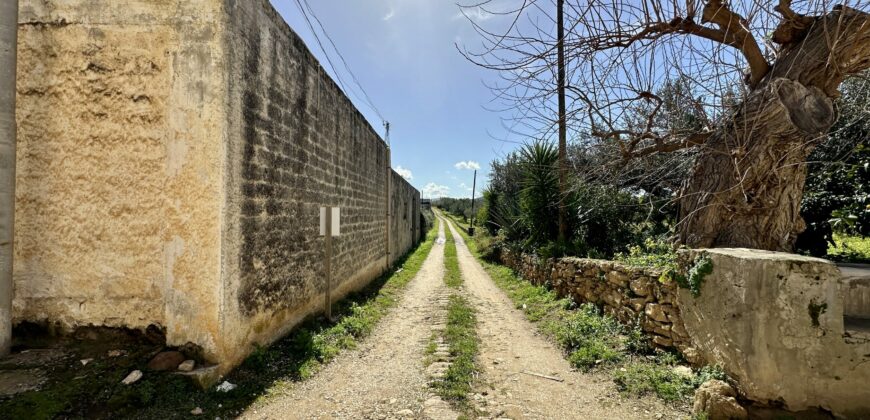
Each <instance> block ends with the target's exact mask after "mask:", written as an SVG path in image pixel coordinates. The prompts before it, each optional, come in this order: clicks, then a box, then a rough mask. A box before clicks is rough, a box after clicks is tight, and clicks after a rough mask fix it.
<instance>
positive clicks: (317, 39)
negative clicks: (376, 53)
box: [296, 0, 347, 91]
mask: <svg viewBox="0 0 870 420" xmlns="http://www.w3.org/2000/svg"><path fill="white" fill-rule="evenodd" d="M296 7H297V8H299V12H301V13H302V17H304V18H305V23H307V24H308V29H310V30H311V34H312V35H314V39H315V40H316V41H317V45H319V46H320V50H321V51H323V55H324V56H325V57H326V62H327V63H329V68H330V69H332V73H333V74H335V78H336V82H338V85H339V86H341V90H343V91H347V88H345V87H344V83H342V81H341V76H339V75H338V72H337V71H336V70H335V66H334V65H333V64H332V60H331V59H330V58H329V53H328V52H327V51H326V48H323V43H322V42H320V37H319V36H317V32H316V31H315V30H314V25H313V24H312V23H311V19H309V18H308V13H305V9H304V8H303V7H302V3H300V1H299V0H296Z"/></svg>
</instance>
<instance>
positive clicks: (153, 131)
mask: <svg viewBox="0 0 870 420" xmlns="http://www.w3.org/2000/svg"><path fill="white" fill-rule="evenodd" d="M19 22H20V24H19V33H20V42H19V47H18V48H19V50H18V51H19V52H18V54H19V57H20V60H19V70H20V71H19V77H18V97H19V101H18V119H19V127H20V129H19V148H18V154H17V165H18V169H19V171H18V178H17V183H18V190H17V195H16V215H17V220H16V238H15V303H14V318H15V319H14V320H15V322H17V323H20V322H23V321H32V322H48V323H55V324H59V325H61V326H62V327H65V328H75V327H77V326H83V325H99V326H112V327H128V328H134V329H143V328H146V327H148V326H150V325H157V326H159V327H162V328H164V329H165V331H166V338H167V342H168V343H169V344H170V345H183V344H186V343H188V342H190V343H194V344H196V345H198V346H200V347H201V348H202V354H203V355H204V356H205V358H206V359H208V360H209V361H212V362H215V363H220V367H219V369H218V371H219V372H221V373H222V372H226V371H228V370H229V369H230V368H231V367H233V366H234V365H235V364H237V363H239V362H240V361H241V360H242V359H243V358H244V357H245V356H246V355H247V354H248V353H249V352H250V351H251V350H252V349H253V344H255V343H256V344H268V343H269V342H271V341H272V340H274V339H276V338H278V337H280V336H281V335H283V334H284V333H286V332H287V331H288V330H289V329H290V328H292V327H293V326H294V325H296V324H297V323H298V322H299V321H301V320H302V319H303V318H304V317H305V316H307V315H309V314H311V313H313V312H316V311H319V310H322V308H323V299H324V294H325V290H326V282H325V276H324V272H323V266H324V264H323V263H324V258H325V256H324V254H323V249H324V246H323V238H321V237H320V236H319V229H318V226H319V208H320V207H321V206H337V207H340V208H341V222H342V223H341V236H340V237H337V238H335V240H334V241H333V250H334V253H333V260H332V267H333V273H332V278H333V281H332V284H331V290H332V296H333V298H334V299H338V298H340V297H342V296H343V295H345V294H347V293H349V292H350V291H353V290H356V289H358V288H360V287H362V286H364V285H365V284H367V283H368V282H369V281H371V280H372V279H374V278H376V277H377V276H379V275H380V274H382V273H383V272H384V271H385V270H386V269H387V268H388V267H389V264H391V263H392V262H393V261H394V260H395V259H397V258H399V257H400V256H401V255H402V254H404V253H405V252H406V251H407V250H408V249H409V248H410V247H411V246H412V245H413V244H414V243H416V242H417V241H418V240H419V238H420V230H419V203H420V195H419V192H418V191H417V190H415V189H414V188H413V187H411V186H410V185H409V184H408V183H407V182H406V181H405V180H404V179H402V178H401V177H400V176H399V175H398V174H396V173H395V172H394V171H392V170H391V168H390V167H389V161H390V160H389V149H388V147H387V145H386V144H385V143H384V141H383V140H381V139H380V137H379V136H378V135H377V133H376V132H375V130H373V129H372V127H371V126H370V125H369V124H368V123H367V122H366V120H365V118H364V117H363V116H362V115H361V114H360V113H359V112H358V111H357V110H356V109H355V108H354V106H353V104H352V103H351V101H350V100H349V99H348V98H347V97H346V96H345V95H344V94H343V93H342V92H341V90H340V89H339V87H338V86H337V85H336V84H335V83H334V82H333V81H332V80H331V79H330V78H329V76H328V75H327V73H326V72H325V71H324V70H323V68H322V67H321V66H320V64H319V63H318V62H317V60H316V59H315V58H314V56H313V55H312V54H311V53H310V51H309V50H308V49H307V47H306V46H305V45H304V43H303V42H302V40H301V39H300V38H299V37H298V36H297V35H296V34H295V33H294V32H293V31H292V30H291V29H290V28H289V27H288V26H287V24H286V23H285V22H284V21H283V19H281V17H280V16H279V15H278V13H277V12H276V11H275V10H274V9H273V8H272V6H271V5H270V4H269V2H268V1H267V0H255V1H234V0H161V1H150V0H148V1H146V0H133V1H126V2H98V3H95V2H92V1H88V0H64V1H60V0H50V1H43V0H39V1H37V0H24V1H22V3H21V13H20V16H19ZM388 180H389V181H391V182H389V183H388ZM389 184H391V185H392V188H388V185H389ZM388 214H389V217H390V219H388ZM388 226H389V229H388ZM388 232H389V235H388ZM388 244H389V252H388Z"/></svg>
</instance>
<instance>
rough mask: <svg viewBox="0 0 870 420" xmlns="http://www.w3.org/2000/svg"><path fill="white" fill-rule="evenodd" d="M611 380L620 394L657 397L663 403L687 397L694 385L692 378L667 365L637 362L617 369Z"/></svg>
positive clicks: (692, 390)
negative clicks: (663, 401) (652, 395)
mask: <svg viewBox="0 0 870 420" xmlns="http://www.w3.org/2000/svg"><path fill="white" fill-rule="evenodd" d="M613 379H614V381H615V382H616V386H617V388H618V389H619V391H620V392H623V393H625V394H627V395H631V396H643V395H648V394H654V395H657V396H658V397H659V398H661V399H663V400H665V401H677V400H681V399H684V398H687V397H689V396H690V395H692V393H693V392H694V390H695V388H696V385H695V383H694V382H695V381H694V378H693V377H689V376H686V375H682V374H680V373H677V372H676V371H674V369H673V367H672V366H670V365H668V364H659V363H651V362H637V363H632V364H629V365H627V366H625V367H623V368H620V369H617V370H615V371H614V373H613Z"/></svg>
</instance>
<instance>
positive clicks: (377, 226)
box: [222, 0, 419, 357]
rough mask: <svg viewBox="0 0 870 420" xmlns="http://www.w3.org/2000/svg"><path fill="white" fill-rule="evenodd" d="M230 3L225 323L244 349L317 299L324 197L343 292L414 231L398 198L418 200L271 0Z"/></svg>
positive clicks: (369, 275) (379, 268)
mask: <svg viewBox="0 0 870 420" xmlns="http://www.w3.org/2000/svg"><path fill="white" fill-rule="evenodd" d="M227 13H228V17H229V26H228V28H227V32H226V34H225V42H226V51H227V53H228V61H229V71H228V75H229V78H228V84H227V89H228V99H229V101H228V107H229V110H228V116H229V118H228V124H229V126H228V130H229V131H228V133H229V135H228V143H227V157H228V162H227V169H228V171H227V175H226V182H225V185H226V186H227V203H226V209H227V210H226V212H225V214H224V218H225V219H224V232H223V238H222V241H223V244H224V252H225V256H226V258H224V265H223V268H224V273H225V276H224V282H225V284H224V287H225V290H226V293H225V295H224V306H225V308H227V309H228V310H227V311H225V314H224V324H225V330H226V331H227V335H228V336H229V337H232V338H231V339H230V340H229V341H227V343H228V346H229V347H228V349H227V352H229V353H232V354H233V356H231V357H238V356H241V355H243V354H246V352H247V350H248V349H247V348H246V347H245V345H246V344H247V343H251V342H268V341H269V340H271V339H273V338H274V337H276V336H279V335H281V334H283V333H284V332H285V331H286V330H287V329H288V328H290V327H292V326H293V325H294V324H295V323H296V322H298V320H300V319H301V318H302V317H304V316H305V315H307V314H309V313H311V312H312V311H314V310H319V309H321V308H322V306H323V299H324V297H323V294H324V292H325V286H326V284H325V282H324V273H323V261H324V254H323V250H324V244H323V238H321V237H319V236H318V230H319V209H320V207H321V206H337V207H339V208H341V236H340V237H338V238H335V239H334V240H333V252H334V257H333V260H332V268H333V279H335V280H334V282H333V284H332V288H333V297H334V298H337V297H339V296H341V295H343V294H346V293H347V292H349V291H352V290H355V289H358V288H360V287H361V286H363V285H365V284H366V283H368V282H369V281H370V280H372V279H374V278H375V277H377V276H378V275H380V274H381V273H382V272H383V271H384V270H385V269H386V267H387V265H388V263H392V261H393V260H394V259H395V255H398V254H403V253H404V252H406V251H407V250H408V249H409V248H410V247H411V245H412V244H413V243H414V242H415V241H416V240H417V239H418V235H414V234H413V232H412V231H411V230H410V229H409V228H408V229H406V227H407V226H406V223H407V222H408V219H407V218H408V217H410V216H409V215H408V214H407V213H401V212H397V211H395V209H397V208H402V206H404V205H405V203H408V204H410V203H412V202H416V203H417V204H418V206H419V193H418V192H417V191H416V190H415V189H414V188H413V187H411V186H410V185H408V184H407V182H405V181H404V180H403V179H401V177H399V176H398V175H397V174H395V172H394V171H392V170H391V169H390V168H389V165H388V162H389V160H388V155H387V154H388V153H389V151H388V149H387V146H386V144H385V143H384V142H383V141H382V140H381V138H380V137H379V136H378V134H377V133H376V132H375V131H374V130H373V129H372V127H371V126H370V125H369V124H368V122H367V121H366V120H365V118H364V117H363V116H362V114H360V112H359V111H357V110H356V108H354V106H353V104H352V103H351V101H350V100H349V99H348V98H347V97H346V96H345V95H344V93H342V91H341V90H340V89H339V87H338V85H337V84H336V83H335V82H334V81H333V80H332V79H330V77H329V75H327V73H326V72H325V70H324V69H323V67H321V66H320V64H319V63H318V62H317V60H316V59H315V58H314V56H313V55H312V54H311V52H310V51H309V50H308V48H307V47H306V46H305V44H304V43H303V42H302V40H301V39H300V38H299V37H298V36H297V35H296V34H295V33H294V32H293V30H292V29H290V27H289V26H287V24H286V23H285V22H284V20H283V19H282V18H281V17H280V16H279V15H278V13H277V12H276V11H275V10H274V9H273V8H272V6H271V5H270V4H269V2H268V1H266V0H252V1H241V0H239V1H228V2H227ZM388 176H389V177H392V178H393V180H394V181H393V183H392V185H393V187H392V191H393V193H392V197H391V206H392V207H393V209H394V211H393V212H392V216H393V217H392V222H391V224H392V226H393V228H391V237H392V239H391V241H390V249H391V250H392V254H391V260H390V261H387V232H386V227H387V219H386V218H387V198H388V195H387V177H388ZM397 177H398V178H399V179H400V180H401V182H397V181H396V178H397ZM415 200H416V201H415ZM417 211H419V210H417ZM403 217H405V218H406V219H403ZM247 325H253V326H254V328H247V327H246V326H247Z"/></svg>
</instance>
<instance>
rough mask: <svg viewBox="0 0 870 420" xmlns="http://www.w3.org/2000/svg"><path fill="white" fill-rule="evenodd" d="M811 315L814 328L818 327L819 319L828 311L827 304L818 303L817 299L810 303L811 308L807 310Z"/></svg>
mask: <svg viewBox="0 0 870 420" xmlns="http://www.w3.org/2000/svg"><path fill="white" fill-rule="evenodd" d="M807 309H808V310H809V313H810V319H811V320H812V323H813V326H814V327H818V326H819V325H820V324H819V317H820V316H821V315H822V314H823V313H825V312H826V311H827V310H828V304H827V303H824V302H823V303H818V302H817V301H816V300H815V299H813V300H812V301H811V302H810V305H809V307H808V308H807Z"/></svg>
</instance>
